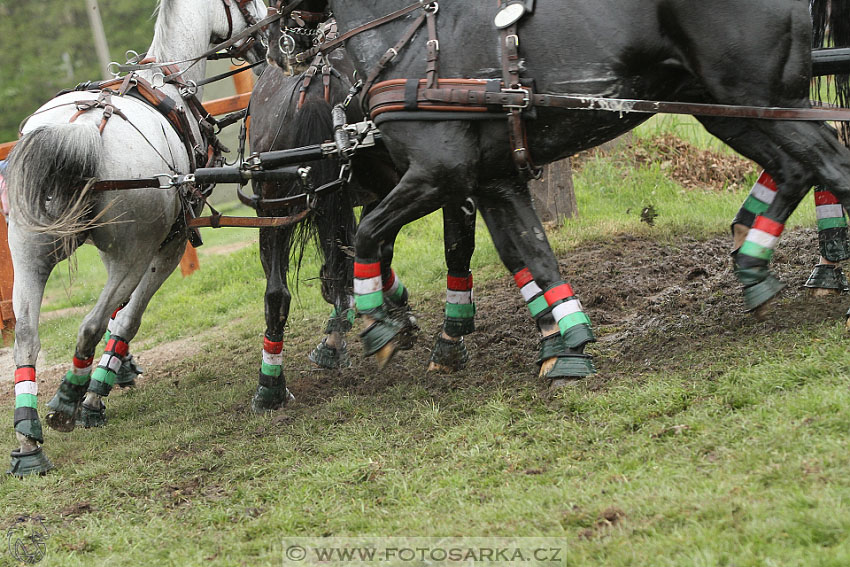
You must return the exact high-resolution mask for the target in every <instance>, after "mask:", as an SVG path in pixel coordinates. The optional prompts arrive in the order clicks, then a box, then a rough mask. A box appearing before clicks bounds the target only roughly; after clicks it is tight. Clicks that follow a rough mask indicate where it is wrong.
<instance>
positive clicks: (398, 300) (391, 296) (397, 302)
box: [355, 268, 408, 307]
mask: <svg viewBox="0 0 850 567" xmlns="http://www.w3.org/2000/svg"><path fill="white" fill-rule="evenodd" d="M355 285H356V284H355ZM381 291H383V293H384V301H386V302H387V304H388V305H390V306H392V307H400V306H403V305H407V299H408V293H407V288H406V287H404V284H403V283H402V281H401V279H399V277H398V276H397V275H396V273H395V271H394V270H393V269H392V268H390V277H389V278H387V281H385V282H384V283H383V286H382V287H381Z"/></svg>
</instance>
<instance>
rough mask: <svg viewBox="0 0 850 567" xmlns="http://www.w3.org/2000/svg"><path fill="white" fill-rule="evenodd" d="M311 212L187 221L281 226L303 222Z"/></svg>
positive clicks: (198, 224) (191, 223)
mask: <svg viewBox="0 0 850 567" xmlns="http://www.w3.org/2000/svg"><path fill="white" fill-rule="evenodd" d="M308 214H310V209H304V210H303V211H301V212H298V213H295V214H294V215H289V216H287V217H229V216H224V215H213V216H210V217H198V218H195V219H190V220H189V221H188V222H187V225H188V227H189V228H201V227H212V228H221V227H223V226H230V227H242V228H279V227H283V226H289V225H291V224H295V223H297V222H301V221H302V220H304V217H306V216H307V215H308Z"/></svg>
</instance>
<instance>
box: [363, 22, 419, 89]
mask: <svg viewBox="0 0 850 567" xmlns="http://www.w3.org/2000/svg"><path fill="white" fill-rule="evenodd" d="M426 15H427V12H423V13H422V14H420V15H419V17H418V18H416V19H415V20H414V21H413V23H411V24H410V25H409V26H408V27H407V29H406V30H405V32H404V35H402V37H401V39H400V40H398V41H397V42H396V44H395V45H393V46H392V47H390V48H389V49H387V51H386V53H384V54H383V55H382V56H381V58H380V59H379V60H378V62H377V63H376V64H375V66H374V67H372V69H371V70H370V71H369V75H368V76H367V77H366V82H365V83H364V84H363V90H364V91H366V92H369V89H370V88H371V87H372V85H373V84H374V83H375V81H377V80H378V77H379V76H380V74H381V73H383V72H384V69H386V67H387V65H389V64H390V63H391V62H392V61H393V59H395V58H396V57H398V53H399V51H401V50H402V49H403V48H404V46H405V45H407V44H408V42H410V40H411V39H413V36H414V35H416V32H417V30H419V28H420V27H422V24H424V23H425V19H426Z"/></svg>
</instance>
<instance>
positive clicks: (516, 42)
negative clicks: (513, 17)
mask: <svg viewBox="0 0 850 567" xmlns="http://www.w3.org/2000/svg"><path fill="white" fill-rule="evenodd" d="M511 40H513V42H514V47H519V36H517V34H515V33H512V34H511V35H506V36H505V47H509V45H508V42H509V41H511Z"/></svg>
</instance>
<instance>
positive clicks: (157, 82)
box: [151, 71, 165, 89]
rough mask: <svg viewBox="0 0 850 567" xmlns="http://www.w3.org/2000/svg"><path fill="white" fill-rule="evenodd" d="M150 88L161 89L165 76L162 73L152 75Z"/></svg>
mask: <svg viewBox="0 0 850 567" xmlns="http://www.w3.org/2000/svg"><path fill="white" fill-rule="evenodd" d="M151 86H152V87H153V88H155V89H161V88H162V87H164V86H165V74H164V73H163V72H162V71H158V72H156V73H154V74H153V76H152V77H151Z"/></svg>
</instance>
